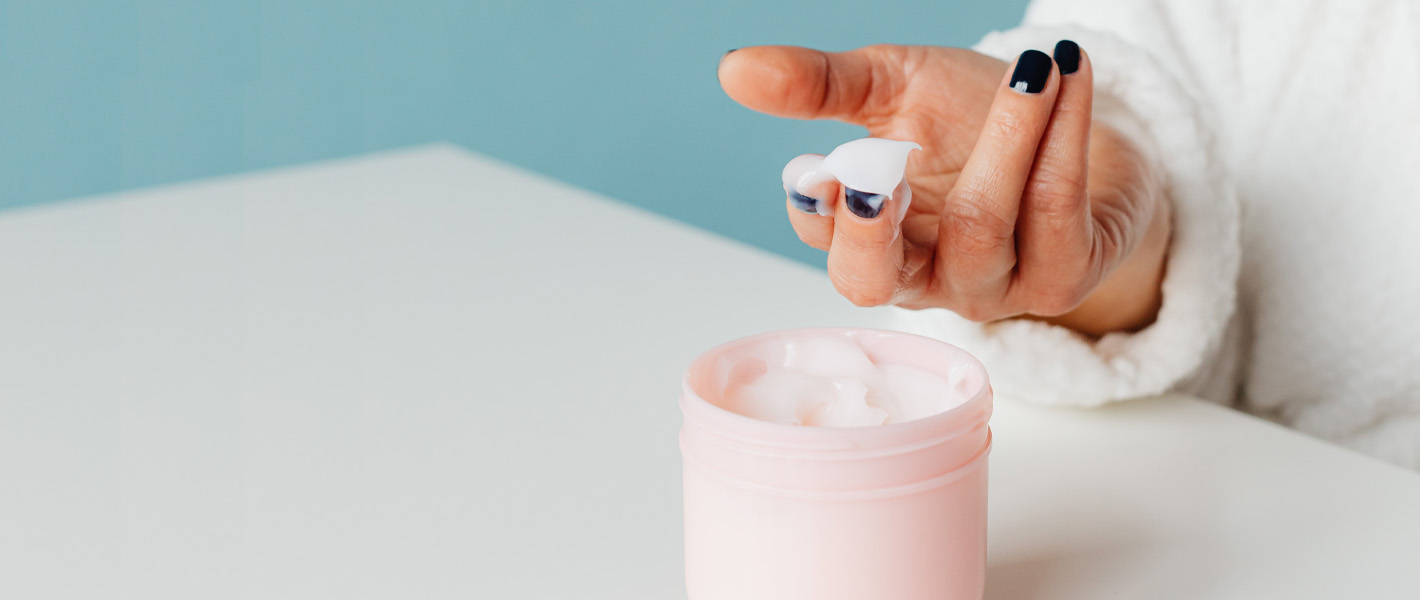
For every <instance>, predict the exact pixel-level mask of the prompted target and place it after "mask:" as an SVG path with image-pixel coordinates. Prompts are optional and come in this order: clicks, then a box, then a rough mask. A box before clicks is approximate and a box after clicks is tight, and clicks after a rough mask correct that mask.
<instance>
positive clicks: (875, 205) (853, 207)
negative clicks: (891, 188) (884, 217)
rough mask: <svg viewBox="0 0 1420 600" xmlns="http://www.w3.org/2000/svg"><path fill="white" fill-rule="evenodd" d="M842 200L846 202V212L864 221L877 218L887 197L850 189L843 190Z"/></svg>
mask: <svg viewBox="0 0 1420 600" xmlns="http://www.w3.org/2000/svg"><path fill="white" fill-rule="evenodd" d="M843 198H844V200H846V201H847V202H846V203H847V204H848V210H850V211H852V212H853V214H855V215H858V216H860V217H863V218H864V219H874V218H877V216H878V214H879V213H881V212H883V202H884V201H886V200H887V196H884V195H882V194H869V193H867V192H860V191H858V190H855V189H853V188H850V187H845V188H843Z"/></svg>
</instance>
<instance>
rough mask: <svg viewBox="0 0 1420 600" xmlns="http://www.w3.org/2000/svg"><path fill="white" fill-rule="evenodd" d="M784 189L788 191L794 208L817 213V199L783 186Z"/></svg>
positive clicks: (812, 213)
mask: <svg viewBox="0 0 1420 600" xmlns="http://www.w3.org/2000/svg"><path fill="white" fill-rule="evenodd" d="M784 191H786V192H789V200H791V201H793V202H794V208H797V209H799V210H802V211H804V212H806V213H809V214H811V215H816V214H818V200H815V199H813V198H810V197H808V196H805V195H803V194H800V193H798V192H796V191H794V190H792V189H789V188H784Z"/></svg>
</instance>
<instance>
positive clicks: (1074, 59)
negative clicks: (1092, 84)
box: [1055, 40, 1080, 75]
mask: <svg viewBox="0 0 1420 600" xmlns="http://www.w3.org/2000/svg"><path fill="white" fill-rule="evenodd" d="M1055 64H1058V65H1060V74H1061V75H1069V74H1071V73H1074V72H1075V71H1078V70H1080V45H1079V44H1076V43H1075V42H1072V41H1070V40H1060V42H1059V43H1057V44H1055Z"/></svg>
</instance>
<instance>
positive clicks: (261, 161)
mask: <svg viewBox="0 0 1420 600" xmlns="http://www.w3.org/2000/svg"><path fill="white" fill-rule="evenodd" d="M1024 5H1025V1H1024V0H1006V1H1001V2H982V1H967V0H936V1H926V0H921V1H917V0H912V1H908V0H904V1H900V2H878V1H872V0H858V1H840V0H819V1H814V2H806V1H796V2H780V3H767V2H754V1H730V2H713V3H710V2H706V3H690V2H682V3H677V2H655V1H650V0H635V1H630V0H624V1H617V2H482V1H475V2H468V1H464V2H456V1H434V0H408V1H402V2H401V1H392V0H387V1H383V2H376V1H368V0H367V1H354V0H352V1H316V0H276V1H269V2H252V1H245V2H242V1H231V0H189V1H176V0H168V1H161V0H128V1H124V0H90V1H74V0H0V208H11V207H17V206H23V205H32V204H37V203H43V202H52V201H57V200H63V199H67V198H74V197H79V196H84V195H91V194H96V193H102V192H110V191H115V190H121V189H128V188H134V187H140V186H148V185H154V184H161V183H168V182H174V181H180V180H188V179H194V178H201V177H207V176H212V175H220V174H229V173H235V172H242V171H249V170H254V169H261V168H266V167H274V166H282V165H290V164H295V163H301V162H306V161H312V160H318V159H327V158H334V157H341V156H348V155H353V154H359V153H362V152H368V151H373V150H384V149H390V148H397V147H402V146H409V145H414V144H420V143H426V142H433V141H451V142H454V143H457V144H460V145H463V146H465V147H468V148H470V149H473V150H476V151H478V152H482V153H485V154H488V155H491V156H494V157H497V158H499V159H502V160H505V161H508V162H511V163H513V164H516V165H519V166H522V167H526V168H528V169H531V170H534V171H537V172H540V173H544V174H546V175H550V176H552V177H555V178H557V179H561V180H564V181H567V182H569V183H572V184H575V185H578V186H582V187H586V188H589V189H592V190H594V191H597V192H601V193H603V194H606V195H608V196H611V197H613V198H616V199H619V200H623V201H626V202H630V203H632V204H636V205H639V206H643V207H646V208H649V209H651V210H654V211H656V212H659V213H663V214H666V215H669V216H671V217H674V218H677V219H681V220H684V221H688V222H690V223H693V224H696V225H700V226H703V227H705V228H708V229H711V230H714V231H717V232H720V233H724V234H726V235H729V236H731V237H734V238H737V239H741V240H744V241H748V242H750V243H753V244H755V245H758V246H761V247H764V248H768V249H770V250H773V251H776V252H780V253H783V254H786V255H789V256H791V257H794V258H797V259H800V260H803V261H806V262H809V263H814V264H821V263H822V260H823V259H822V256H821V254H820V253H818V252H817V251H814V250H812V249H809V248H805V247H801V245H800V244H799V242H798V240H797V239H796V238H795V237H794V235H793V233H792V231H791V230H790V229H789V227H788V224H787V221H786V220H785V219H784V218H783V208H782V206H783V197H782V196H781V195H780V194H781V192H780V190H779V183H778V178H779V169H780V167H781V166H782V165H783V163H784V162H785V161H786V160H788V159H789V158H791V157H793V156H795V155H797V154H800V153H803V152H812V151H819V152H823V151H827V150H829V149H832V147H833V146H834V145H836V144H837V143H839V142H842V141H845V140H847V139H851V138H853V137H857V136H858V135H859V133H860V132H859V131H857V130H856V129H855V128H852V127H848V126H844V125H840V124H833V123H804V122H791V121H782V120H777V119H772V118H769V117H766V116H763V115H759V114H755V113H752V112H750V111H748V110H745V109H742V108H740V107H739V106H737V105H735V104H734V103H733V102H731V101H730V100H729V99H728V98H726V97H725V95H724V94H723V93H721V92H720V90H719V87H718V84H717V83H716V80H715V74H714V70H715V67H716V64H717V62H718V60H719V58H720V56H721V55H722V54H723V53H724V52H725V51H726V50H729V49H731V48H736V47H742V46H749V45H756V44H771V43H774V44H800V45H807V46H815V47H819V48H824V49H830V50H842V49H848V48H853V47H857V46H862V45H866V44H872V43H880V42H893V43H908V44H943V45H969V44H971V43H973V42H975V41H976V40H977V39H978V38H980V37H981V35H982V34H984V33H985V32H987V31H990V30H992V29H1002V28H1007V27H1010V26H1012V25H1014V24H1015V23H1016V22H1017V21H1018V20H1019V19H1020V16H1021V13H1022V12H1023V9H1024ZM522 200H523V199H519V198H508V201H509V202H519V201H522Z"/></svg>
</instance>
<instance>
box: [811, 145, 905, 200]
mask: <svg viewBox="0 0 1420 600" xmlns="http://www.w3.org/2000/svg"><path fill="white" fill-rule="evenodd" d="M921 149H922V147H921V146H918V145H917V144H915V143H913V142H900V141H897V140H889V139H884V138H863V139H861V140H853V141H851V142H847V143H845V144H842V145H840V146H839V147H837V148H834V149H833V152H829V153H828V156H825V157H824V159H823V164H822V165H820V166H819V169H821V170H823V171H827V172H829V173H832V174H833V176H834V178H836V179H838V182H839V183H842V184H843V185H845V186H847V187H850V188H853V189H855V190H858V191H860V192H868V193H869V194H882V195H884V196H887V197H889V198H891V197H892V194H893V190H896V189H897V184H899V183H901V182H902V176H903V173H905V172H906V171H907V155H908V154H909V153H911V152H912V151H913V150H921Z"/></svg>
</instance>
